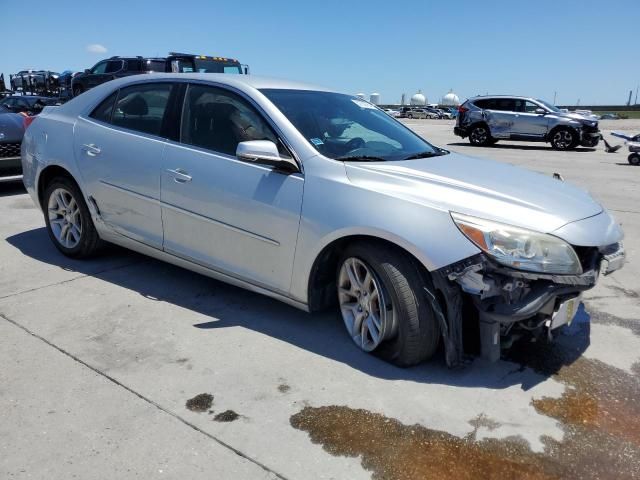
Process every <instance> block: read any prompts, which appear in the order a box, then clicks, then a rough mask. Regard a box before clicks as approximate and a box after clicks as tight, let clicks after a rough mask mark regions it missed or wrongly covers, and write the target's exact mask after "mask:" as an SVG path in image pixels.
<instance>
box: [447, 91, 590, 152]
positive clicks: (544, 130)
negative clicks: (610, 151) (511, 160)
mask: <svg viewBox="0 0 640 480" xmlns="http://www.w3.org/2000/svg"><path fill="white" fill-rule="evenodd" d="M453 131H454V133H455V134H456V135H458V136H460V137H462V138H465V137H469V142H471V144H472V145H491V144H493V143H496V142H497V141H498V140H519V141H528V142H548V143H551V146H552V147H553V148H555V149H556V150H570V149H573V148H575V147H577V146H578V145H582V146H585V147H595V146H596V145H597V144H598V142H599V141H600V138H601V133H600V130H599V129H598V121H597V120H594V119H593V118H588V117H585V116H583V115H580V114H577V113H565V112H562V111H561V110H560V109H559V108H557V107H555V106H553V105H551V104H549V103H547V102H544V101H542V100H538V99H535V98H531V97H510V96H486V97H475V98H471V99H469V100H467V101H466V102H464V103H463V104H462V105H461V106H460V107H459V108H458V118H457V121H456V126H455V128H454V130H453Z"/></svg>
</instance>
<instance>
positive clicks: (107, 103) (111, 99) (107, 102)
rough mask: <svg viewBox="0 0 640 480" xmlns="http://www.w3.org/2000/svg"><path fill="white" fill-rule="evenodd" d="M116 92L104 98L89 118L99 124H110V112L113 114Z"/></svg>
mask: <svg viewBox="0 0 640 480" xmlns="http://www.w3.org/2000/svg"><path fill="white" fill-rule="evenodd" d="M117 95H118V92H114V93H112V94H111V95H109V96H108V97H107V98H105V99H104V100H103V101H102V103H100V105H98V106H97V107H96V108H95V109H94V110H93V112H91V115H89V116H90V117H91V118H95V119H96V120H99V121H101V122H105V123H110V122H111V112H113V106H114V105H115V103H116V96H117Z"/></svg>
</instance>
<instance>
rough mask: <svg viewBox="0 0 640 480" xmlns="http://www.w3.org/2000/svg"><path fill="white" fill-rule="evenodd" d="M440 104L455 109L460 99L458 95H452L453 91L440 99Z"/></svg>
mask: <svg viewBox="0 0 640 480" xmlns="http://www.w3.org/2000/svg"><path fill="white" fill-rule="evenodd" d="M440 103H441V104H442V105H446V106H448V107H457V106H458V105H460V98H459V97H458V95H456V94H455V93H453V90H449V93H447V94H446V95H445V96H444V97H442V101H441V102H440Z"/></svg>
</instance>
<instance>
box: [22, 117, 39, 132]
mask: <svg viewBox="0 0 640 480" xmlns="http://www.w3.org/2000/svg"><path fill="white" fill-rule="evenodd" d="M35 119H36V117H35V115H33V116H31V115H26V114H24V118H23V119H22V125H23V126H24V129H25V130H26V129H27V128H28V127H29V125H31V124H32V123H33V121H34V120H35Z"/></svg>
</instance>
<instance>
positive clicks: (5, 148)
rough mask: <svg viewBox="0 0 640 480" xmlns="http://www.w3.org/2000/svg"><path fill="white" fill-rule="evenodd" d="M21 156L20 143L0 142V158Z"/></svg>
mask: <svg viewBox="0 0 640 480" xmlns="http://www.w3.org/2000/svg"><path fill="white" fill-rule="evenodd" d="M19 156H20V143H19V142H18V143H0V158H10V157H19Z"/></svg>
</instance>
